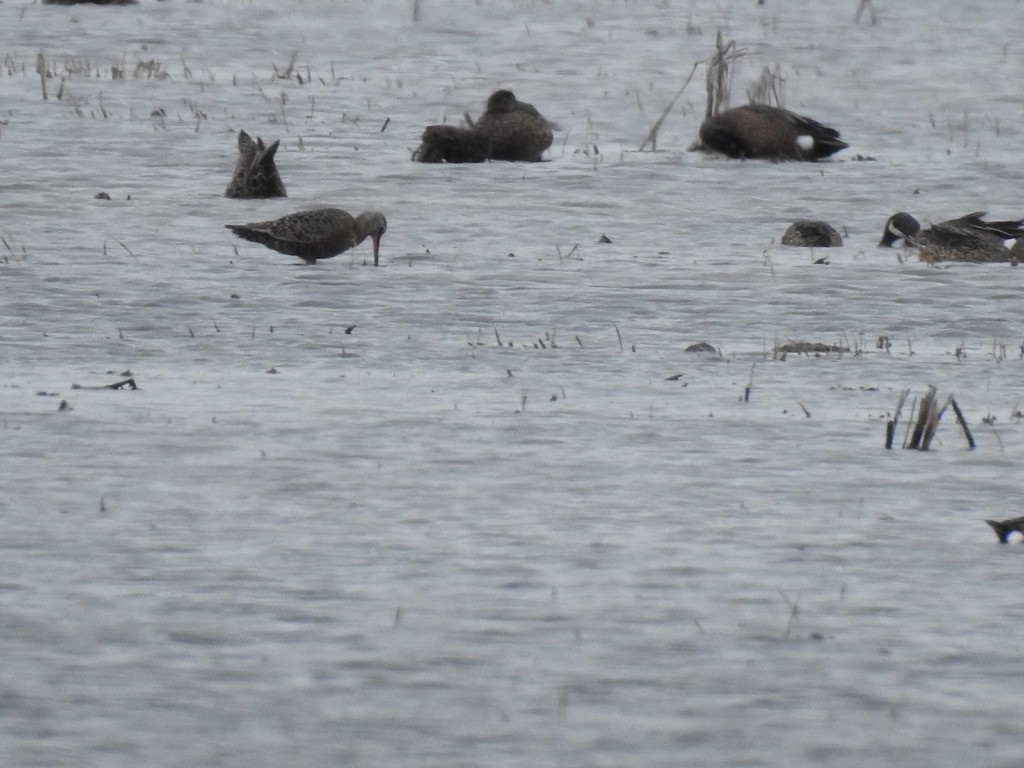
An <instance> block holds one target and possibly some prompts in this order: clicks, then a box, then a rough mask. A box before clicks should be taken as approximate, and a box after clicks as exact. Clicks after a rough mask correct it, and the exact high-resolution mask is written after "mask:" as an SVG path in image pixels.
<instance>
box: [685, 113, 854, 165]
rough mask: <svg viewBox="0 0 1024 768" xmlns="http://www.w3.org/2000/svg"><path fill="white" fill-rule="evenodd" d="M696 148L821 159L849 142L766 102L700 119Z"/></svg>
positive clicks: (732, 153) (739, 154)
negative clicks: (703, 119) (698, 139)
mask: <svg viewBox="0 0 1024 768" xmlns="http://www.w3.org/2000/svg"><path fill="white" fill-rule="evenodd" d="M699 136H700V141H699V142H698V143H697V145H696V148H697V149H705V150H712V151H714V152H721V153H722V154H723V155H727V156H729V157H736V158H751V159H753V158H763V159H767V160H808V161H814V160H821V159H822V158H825V157H829V156H830V155H834V154H835V153H836V152H838V151H839V150H841V149H846V148H847V147H848V146H850V145H849V144H847V143H846V142H845V141H842V140H841V139H840V138H839V131H837V130H836V129H835V128H830V127H828V126H827V125H822V124H821V123H819V122H818V121H817V120H812V119H811V118H809V117H804V116H802V115H798V114H796V113H795V112H790V111H789V110H788V109H782V108H781V107H771V106H768V105H767V104H747V105H746V106H743V107H735V108H734V109H727V110H725V111H724V112H719V113H718V114H717V115H713V116H712V117H709V118H708V119H706V120H705V121H704V122H703V123H701V126H700V131H699Z"/></svg>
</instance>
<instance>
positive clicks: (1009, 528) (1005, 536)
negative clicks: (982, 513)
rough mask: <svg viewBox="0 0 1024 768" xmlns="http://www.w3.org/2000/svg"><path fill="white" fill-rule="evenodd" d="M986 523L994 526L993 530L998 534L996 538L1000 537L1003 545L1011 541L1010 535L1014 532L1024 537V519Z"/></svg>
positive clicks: (989, 521) (987, 521)
mask: <svg viewBox="0 0 1024 768" xmlns="http://www.w3.org/2000/svg"><path fill="white" fill-rule="evenodd" d="M985 522H986V523H988V524H989V525H991V526H992V530H993V531H995V532H996V536H998V537H999V541H1000V543H1002V544H1006V543H1007V542H1008V541H1009V540H1010V534H1012V533H1013V532H1014V531H1016V532H1017V533H1019V534H1022V535H1024V517H1014V518H1012V519H1010V520H986V521H985Z"/></svg>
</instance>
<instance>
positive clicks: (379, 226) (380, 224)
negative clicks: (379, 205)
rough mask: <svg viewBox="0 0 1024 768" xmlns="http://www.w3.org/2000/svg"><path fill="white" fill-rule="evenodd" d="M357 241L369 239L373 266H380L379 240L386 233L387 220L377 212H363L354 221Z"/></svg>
mask: <svg viewBox="0 0 1024 768" xmlns="http://www.w3.org/2000/svg"><path fill="white" fill-rule="evenodd" d="M356 226H357V227H358V228H359V239H360V240H363V239H364V238H367V237H369V238H370V239H371V240H372V241H373V266H375V267H379V266H380V239H381V238H382V237H383V236H384V233H385V232H387V231H388V220H387V219H385V218H384V214H383V213H380V212H378V211H363V212H362V213H360V214H359V217H358V218H357V219H356Z"/></svg>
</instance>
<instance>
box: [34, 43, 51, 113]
mask: <svg viewBox="0 0 1024 768" xmlns="http://www.w3.org/2000/svg"><path fill="white" fill-rule="evenodd" d="M36 74H38V75H39V80H40V82H41V83H42V84H43V101H46V100H47V99H48V98H49V97H48V96H47V95H46V56H44V55H43V52H42V51H40V52H39V53H37V54H36Z"/></svg>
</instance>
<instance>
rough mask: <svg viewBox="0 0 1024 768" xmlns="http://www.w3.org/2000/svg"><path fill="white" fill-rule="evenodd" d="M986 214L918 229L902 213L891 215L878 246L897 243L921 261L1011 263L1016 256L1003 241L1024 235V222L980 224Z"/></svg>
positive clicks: (964, 217) (970, 214) (978, 213)
mask: <svg viewBox="0 0 1024 768" xmlns="http://www.w3.org/2000/svg"><path fill="white" fill-rule="evenodd" d="M984 215H985V211H976V212H974V213H969V214H967V215H966V216H961V217H960V218H959V219H950V220H949V221H942V222H939V223H938V224H932V225H931V226H930V227H928V229H924V230H922V229H921V224H920V222H918V220H917V219H915V218H914V217H913V216H911V215H910V214H909V213H906V212H905V211H900V212H899V213H894V214H893V215H892V216H890V217H889V219H888V221H886V222H885V229H883V230H882V239H881V240H880V241H879V243H878V245H879V246H882V247H889V246H892V245H894V244H895V243H896V241H897V240H903V243H904V245H907V246H914V247H917V248H918V249H919V251H918V254H919V256H920V259H921V261H929V262H932V261H974V262H999V261H1014V260H1015V253H1014V252H1013V251H1011V250H1010V249H1009V248H1007V247H1006V241H1007V240H1012V239H1014V238H1020V237H1021V236H1022V235H1024V219H1015V220H1013V221H982V217H983V216H984Z"/></svg>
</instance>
